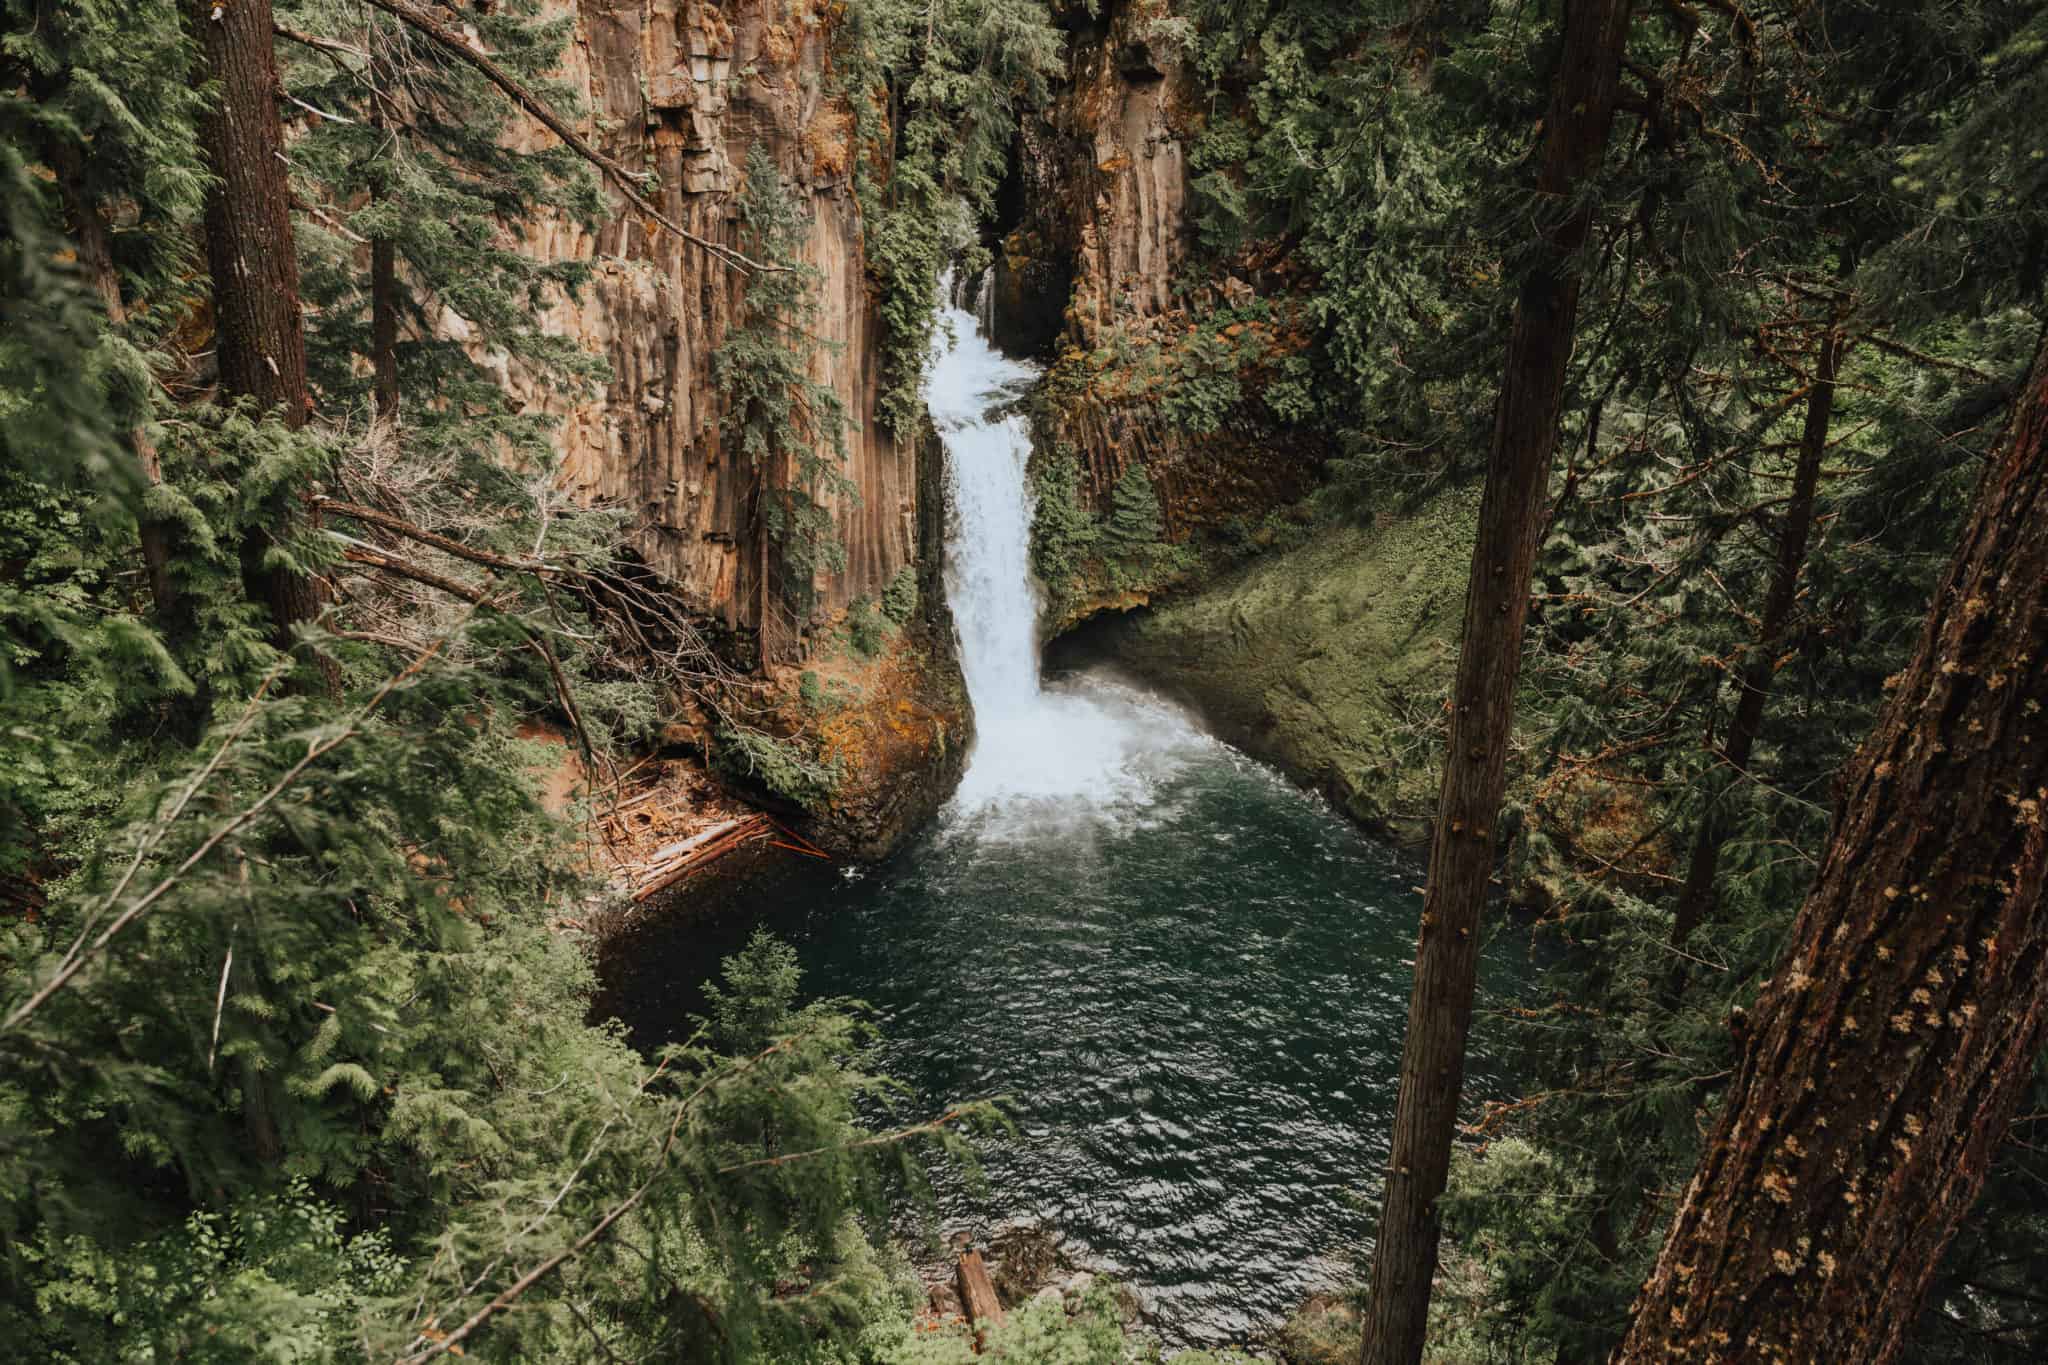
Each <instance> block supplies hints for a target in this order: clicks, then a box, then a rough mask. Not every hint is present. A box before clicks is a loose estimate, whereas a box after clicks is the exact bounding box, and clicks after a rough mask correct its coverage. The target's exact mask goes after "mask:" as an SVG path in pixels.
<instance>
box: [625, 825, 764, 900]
mask: <svg viewBox="0 0 2048 1365" xmlns="http://www.w3.org/2000/svg"><path fill="white" fill-rule="evenodd" d="M774 831H775V822H774V821H773V820H771V819H769V818H768V817H767V816H766V815H763V814H761V813H760V812H759V811H756V812H755V813H754V814H752V815H746V816H741V817H740V818H738V819H735V820H726V821H722V822H721V823H719V824H716V825H713V826H711V827H710V828H709V829H706V830H700V831H699V832H697V833H695V834H692V835H691V836H690V837H689V838H687V839H678V840H677V841H676V842H675V843H672V844H666V845H664V846H662V847H661V848H658V849H656V850H655V851H654V852H653V853H652V854H651V855H650V856H649V857H648V859H647V861H645V862H644V863H642V864H640V866H639V867H638V868H636V869H633V872H632V877H633V899H634V900H635V901H636V902H637V901H644V900H646V899H647V898H648V897H649V896H652V895H654V894H655V893H656V892H659V891H665V890H667V889H668V888H669V887H671V886H674V885H675V884H676V883H677V882H679V881H681V880H682V879H683V878H685V877H687V876H689V875H690V874H691V873H692V872H695V871H696V870H697V869H698V868H700V867H702V866H704V864H706V863H708V862H710V861H712V860H713V859H714V858H720V857H723V856H724V855H725V854H727V853H730V852H732V851H733V850H734V849H736V848H738V847H739V846H740V845H741V844H744V843H747V842H748V841H750V840H753V839H765V838H767V837H768V836H769V835H770V834H772V833H774Z"/></svg>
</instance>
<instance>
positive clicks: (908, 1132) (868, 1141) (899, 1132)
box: [718, 1104, 981, 1175]
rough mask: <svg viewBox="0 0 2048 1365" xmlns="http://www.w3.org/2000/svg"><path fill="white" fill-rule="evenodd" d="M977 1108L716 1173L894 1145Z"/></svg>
mask: <svg viewBox="0 0 2048 1365" xmlns="http://www.w3.org/2000/svg"><path fill="white" fill-rule="evenodd" d="M980 1109H981V1107H980V1106H978V1105H972V1104H963V1105H956V1106H954V1107H953V1108H951V1109H948V1110H947V1111H946V1112H945V1113H943V1114H941V1115H939V1116H938V1117H937V1118H935V1119H926V1120H925V1121H924V1122H923V1123H913V1124H911V1125H910V1126H909V1127H907V1128H898V1129H896V1130H895V1131H894V1132H889V1133H877V1134H875V1135H874V1136H873V1137H868V1138H862V1139H861V1140H860V1141H858V1142H844V1143H840V1144H839V1145H838V1146H835V1147H813V1148H811V1149H810V1150H809V1151H805V1152H790V1153H787V1154H785V1155H783V1156H764V1157H757V1158H755V1159H754V1160H752V1161H742V1162H739V1163H737V1164H735V1165H732V1166H720V1167H719V1168H718V1174H719V1175H732V1174H734V1173H735V1172H738V1171H748V1170H753V1169H754V1168H756V1167H759V1166H787V1165H789V1164H790V1163H791V1162H795V1161H808V1160H810V1159H811V1158H812V1157H814V1156H830V1155H832V1154H833V1153H835V1152H854V1151H859V1150H860V1149H861V1148H863V1147H889V1146H894V1145H895V1144H897V1143H899V1142H904V1141H907V1140H909V1139H910V1138H914V1137H918V1136H921V1135H923V1134H925V1133H937V1132H941V1131H943V1130H944V1129H945V1128H946V1126H947V1125H948V1124H951V1123H957V1122H958V1121H960V1120H961V1119H963V1118H966V1117H968V1116H969V1115H971V1114H974V1113H977V1112H980Z"/></svg>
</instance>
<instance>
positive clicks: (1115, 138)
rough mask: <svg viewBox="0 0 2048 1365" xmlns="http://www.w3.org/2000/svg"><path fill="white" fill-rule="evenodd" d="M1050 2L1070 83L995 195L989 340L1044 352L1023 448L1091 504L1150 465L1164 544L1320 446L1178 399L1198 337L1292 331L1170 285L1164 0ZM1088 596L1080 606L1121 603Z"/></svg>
mask: <svg viewBox="0 0 2048 1365" xmlns="http://www.w3.org/2000/svg"><path fill="white" fill-rule="evenodd" d="M1061 13H1062V15H1063V19H1064V22H1065V24H1066V27H1067V28H1068V31H1069V34H1070V37H1069V40H1068V78H1067V81H1066V83H1065V85H1064V86H1063V87H1062V90H1061V92H1060V94H1059V96H1058V98H1057V99H1055V100H1054V102H1053V103H1052V105H1051V107H1050V108H1048V109H1046V110H1044V111H1043V112H1042V113H1041V114H1039V115H1037V116H1035V117H1032V118H1029V119H1027V120H1026V121H1025V124H1024V126H1023V127H1022V129H1021V130H1020V132H1019V137H1018V151H1017V160H1016V165H1015V167H1014V168H1013V170H1012V172H1011V176H1010V181H1009V183H1008V184H1007V185H1006V187H1005V193H1004V195H1003V197H1002V204H1001V206H1000V208H1001V211H1002V213H1003V217H1004V221H1003V230H1002V232H1001V235H1000V238H999V241H998V242H997V244H996V245H997V250H996V253H995V266H994V270H993V278H992V280H991V284H990V287H991V289H992V290H993V292H994V299H993V309H992V312H993V317H994V324H995V326H994V331H995V336H996V340H997V342H998V343H999V344H1001V345H1003V346H1004V347H1005V348H1006V349H1008V350H1011V351H1012V352H1015V353H1019V354H1027V355H1033V356H1036V357H1038V358H1041V359H1044V360H1048V361H1051V362H1052V365H1053V368H1052V371H1051V374H1050V376H1049V379H1048V384H1047V391H1048V401H1047V402H1046V403H1045V405H1044V408H1043V414H1042V417H1041V419H1040V420H1039V421H1038V422H1037V423H1035V428H1034V440H1035V445H1036V453H1035V456H1034V458H1035V459H1037V460H1041V461H1042V460H1049V459H1060V460H1068V461H1072V462H1074V463H1075V464H1076V465H1077V466H1078V469H1079V479H1078V481H1077V485H1078V492H1079V494H1080V496H1081V499H1082V501H1083V502H1084V503H1085V504H1086V505H1087V506H1088V507H1089V508H1091V509H1093V510H1095V511H1097V512H1101V511H1103V510H1104V509H1105V508H1106V506H1107V504H1108V501H1109V498H1110V494H1111V491H1112V490H1113V489H1114V488H1115V487H1116V486H1117V484H1118V482H1119V481H1120V480H1121V479H1123V478H1124V476H1125V475H1126V473H1127V472H1128V471H1129V470H1131V469H1132V468H1134V467H1135V468H1138V469H1141V470H1143V472H1144V474H1145V477H1146V478H1147V480H1148V481H1149V482H1150V483H1151V485H1152V490H1153V493H1154V494H1155V495H1156V497H1157V498H1158V501H1159V507H1160V513H1161V517H1162V519H1163V521H1164V523H1165V530H1166V536H1167V539H1168V540H1169V541H1172V542H1173V543H1176V544H1182V543H1185V542H1187V541H1188V540H1189V539H1191V538H1196V537H1201V536H1204V535H1207V534H1210V533H1213V532H1215V531H1217V530H1218V529H1219V528H1221V527H1223V526H1224V525H1225V524H1226V523H1228V522H1230V521H1232V520H1233V519H1244V518H1247V517H1250V518H1256V517H1257V516H1260V515H1263V514H1264V513H1265V512H1266V511H1267V510H1269V509H1271V508H1274V507H1277V506H1281V505H1284V504H1286V503H1288V502H1291V501H1293V500H1294V499H1296V498H1298V497H1299V496H1301V494H1302V493H1303V492H1304V491H1305V490H1306V488H1307V486H1308V484H1309V482H1310V481H1311V479H1312V478H1313V477H1314V474H1315V472H1316V470H1317V469H1318V467H1319V465H1320V462H1321V458H1322V454H1323V452H1322V449H1321V444H1322V443H1321V442H1320V441H1319V440H1317V439H1314V438H1304V437H1303V436H1302V435H1301V434H1299V433H1295V434H1292V435H1291V436H1289V437H1288V438H1286V439H1280V438H1279V435H1278V433H1277V432H1276V429H1275V427H1274V425H1273V424H1272V423H1271V422H1269V421H1267V420H1265V419H1264V410H1263V408H1262V407H1261V405H1259V404H1258V403H1256V402H1247V403H1244V404H1242V405H1240V406H1239V409H1238V410H1237V411H1233V412H1232V413H1230V414H1229V415H1228V416H1227V417H1226V418H1224V419H1223V420H1221V421H1217V422H1213V423H1209V424H1206V425H1201V424H1191V423H1190V421H1189V420H1188V418H1187V416H1186V415H1185V413H1184V412H1183V413H1178V414H1177V413H1176V412H1175V411H1174V410H1173V405H1172V400H1173V399H1174V398H1175V397H1177V396H1179V395H1178V394H1177V392H1176V391H1177V390H1181V389H1184V388H1185V386H1186V383H1187V380H1188V376H1189V374H1191V373H1193V372H1194V370H1196V369H1200V368H1201V367H1202V366H1203V365H1207V364H1209V363H1211V360H1212V359H1213V354H1216V353H1212V355H1211V356H1210V357H1205V358H1204V359H1202V360H1201V361H1200V362H1197V361H1195V360H1193V359H1191V358H1190V357H1191V353H1192V344H1193V343H1197V342H1199V343H1200V344H1201V345H1202V346H1206V347H1212V348H1214V347H1221V348H1222V351H1221V352H1220V354H1227V355H1230V356H1232V357H1233V358H1234V357H1235V356H1236V355H1237V354H1238V347H1239V346H1240V345H1241V344H1243V345H1248V346H1257V347H1259V348H1260V349H1261V351H1262V353H1263V354H1267V355H1274V354H1278V353H1280V351H1281V350H1283V349H1284V347H1285V346H1286V345H1287V344H1288V343H1287V342H1286V341H1285V339H1284V338H1283V337H1282V336H1281V335H1280V332H1279V329H1278V328H1275V327H1271V326H1269V325H1268V324H1266V323H1263V322H1261V323H1256V324H1252V332H1253V334H1252V335H1249V336H1248V335H1246V332H1247V327H1246V326H1243V325H1233V324H1225V326H1224V327H1223V328H1221V329H1213V330H1212V329H1211V328H1210V327H1208V326H1206V325H1203V324H1205V323H1206V322H1207V321H1208V319H1209V318H1210V317H1211V316H1212V315H1214V314H1215V312H1216V310H1217V309H1218V308H1228V307H1232V306H1236V305H1238V304H1242V303H1246V302H1249V301H1250V299H1251V297H1252V294H1253V290H1252V287H1251V286H1250V285H1248V284H1246V283H1244V282H1243V281H1240V280H1237V279H1234V278H1233V279H1229V280H1227V281H1225V282H1224V284H1223V286H1222V287H1220V288H1217V287H1208V288H1204V289H1202V290H1200V291H1197V297H1193V298H1183V297H1181V296H1180V295H1179V294H1177V293H1176V288H1177V287H1179V286H1183V285H1185V283H1186V280H1185V275H1186V271H1185V266H1186V263H1187V261H1188V258H1189V252H1190V249H1191V246H1192V239H1191V236H1190V231H1191V230H1190V225H1189V223H1188V217H1187V214H1188V183H1189V176H1188V163H1187V146H1188V140H1189V138H1190V137H1191V136H1192V134H1193V132H1194V131H1195V129H1196V128H1197V127H1198V125H1199V110H1200V107H1201V102H1200V96H1199V91H1200V84H1199V81H1198V80H1197V78H1196V76H1195V74H1194V73H1193V72H1192V71H1190V70H1189V69H1188V67H1187V66H1186V64H1185V63H1184V62H1183V61H1182V60H1181V57H1180V55H1179V51H1178V49H1177V48H1175V47H1174V46H1172V45H1171V44H1170V43H1166V42H1163V41H1161V40H1160V39H1158V38H1157V37H1156V36H1155V34H1154V24H1155V21H1156V20H1158V19H1160V18H1162V17H1164V16H1165V15H1166V14H1167V6H1166V5H1165V4H1164V3H1162V0H1103V3H1102V4H1101V6H1100V9H1099V13H1098V15H1096V16H1092V17H1091V16H1090V15H1089V14H1088V13H1087V12H1086V11H1085V10H1084V9H1083V8H1082V7H1081V6H1080V5H1079V4H1073V5H1071V6H1070V7H1068V8H1066V9H1064V10H1062V11H1061ZM1226 330H1227V331H1228V333H1229V335H1228V336H1227V337H1226V336H1224V335H1223V334H1222V333H1223V331H1226ZM1190 367H1193V368H1192V369H1191V368H1190ZM1255 373H1256V368H1255V367H1254V368H1252V369H1249V370H1247V371H1246V376H1247V378H1252V377H1253V376H1254V375H1255ZM1198 425H1201V429H1199V430H1198V429H1197V426H1198ZM1091 596H1093V597H1095V598H1096V599H1098V600H1095V601H1093V603H1092V606H1090V605H1089V604H1086V603H1084V604H1083V608H1084V613H1085V610H1089V609H1092V610H1118V609H1121V608H1123V607H1125V606H1127V605H1128V604H1129V602H1130V601H1131V600H1132V597H1131V595H1130V594H1128V593H1123V594H1118V593H1104V594H1093V595H1091ZM1139 596H1140V597H1142V594H1140V595H1139Z"/></svg>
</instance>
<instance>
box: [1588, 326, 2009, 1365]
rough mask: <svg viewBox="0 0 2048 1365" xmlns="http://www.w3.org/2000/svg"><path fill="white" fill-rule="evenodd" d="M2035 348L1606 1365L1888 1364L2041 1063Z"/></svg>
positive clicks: (1847, 778)
mask: <svg viewBox="0 0 2048 1365" xmlns="http://www.w3.org/2000/svg"><path fill="white" fill-rule="evenodd" d="M2044 707H2048V346H2044V348H2043V350H2042V351H2041V352H2040V354H2039V355H2037V357H2036V359H2035V361H2034V368H2033V372H2032V374H2031V376H2030V377H2029V379H2028V381H2027V384H2026V386H2025V389H2024V390H2023V392H2022V394H2021V397H2020V400H2019V405H2018V407H2017V409H2016V411H2015V413H2014V416H2013V419H2012V423H2011V425H2010V426H2009V427H2008V429H2007V431H2006V433H2005V437H2004V442H2003V446H2002V448H2001V449H2000V450H1999V451H1998V453H1997V455H1996V456H1995V457H1994V458H1993V459H1992V460H1991V461H1990V463H1989V465H1988V467H1987V468H1986V470H1985V476H1984V480H1983V483H1982V485H1981V486H1980V488H1979V492H1978V501H1977V507H1976V510H1975V511H1974V513H1973V514H1972V516H1971V519H1970V523H1969V525H1968V527H1967V528H1966V529H1965V531H1964V532H1963V537H1962V543H1961V545H1960V547H1959V548H1958V549H1957V551H1956V557H1955V560H1954V562H1953V563H1952V564H1951V565H1950V568H1949V571H1948V575H1947V577H1946V579H1945V580H1944V581H1943V583H1942V586H1941V589H1940V591H1939V592H1938V593H1937V594H1936V595H1935V599H1934V602H1933V605H1932V606H1931V608H1930V609H1929V611H1928V616H1927V623H1926V626H1925V628H1924V629H1923V631H1922V634H1921V638H1920V649H1919V652H1918V654H1917V656H1916V657H1915V658H1914V660H1913V662H1912V663H1911V664H1910V665H1908V667H1907V668H1906V670H1905V671H1904V672H1903V673H1901V674H1899V675H1898V678H1897V680H1896V683H1895V685H1894V686H1893V688H1892V693H1891V700H1890V702H1889V703H1888V704H1887V705H1886V707H1885V709H1884V712H1883V714H1882V715H1881V716H1880V717H1879V719H1878V722H1877V726H1876V728H1875V729H1874V730H1873V731H1872V733H1871V736H1870V738H1869V739H1868V740H1866V741H1865V742H1864V745H1863V747H1862V749H1861V750H1860V751H1859V752H1858V753H1857V755H1856V757H1855V758H1854V759H1853V760H1852V761H1851V762H1850V764H1849V765H1848V766H1847V768H1846V769H1845V770H1844V772H1843V777H1842V782H1841V785H1840V788H1839V791H1840V797H1839V804H1838V806H1837V809H1836V813H1835V820H1834V829H1833V832H1832V834H1831V835H1830V838H1829V841H1828V850H1827V853H1826V855H1825V857H1824V858H1823V860H1822V863H1821V869H1820V874H1819V877H1818V879H1817V880H1816V881H1815V883H1814V887H1813V891H1812V893H1811V894H1810V895H1809V896H1808V897H1807V900H1806V904H1805V906H1804V907H1803V908H1802V909H1801V910H1800V912H1799V918H1798V920H1797V921H1796V922H1795V923H1794V924H1793V926H1792V933H1791V938H1790V941H1789V943H1788V945H1787V948H1786V951H1785V956H1784V958H1783V960H1782V961H1781V963H1780V965H1779V968H1778V971H1777V974H1776V975H1775V976H1774V977H1773V978H1772V979H1771V981H1770V982H1769V983H1767V985H1766V987H1765V989H1764V992H1763V994H1762V996H1761V998H1760V999H1759V1001H1758V1003H1757V1007H1756V1010H1755V1011H1754V1019H1755V1024H1754V1032H1753V1034H1752V1038H1751V1042H1750V1044H1749V1046H1748V1048H1747V1049H1746V1050H1745V1052H1744V1054H1743V1059H1742V1062H1741V1065H1740V1066H1739V1067H1738V1068H1737V1071H1736V1076H1735V1080H1734V1084H1733V1085H1732V1086H1731V1087H1730V1089H1729V1092H1728V1098H1727V1102H1726V1104H1725V1105H1724V1106H1723V1108H1722V1110H1721V1114H1720V1118H1719V1119H1718V1120H1717V1122H1716V1124H1715V1128H1714V1133H1713V1136H1712V1138H1711V1140H1710V1141H1709V1142H1708V1144H1707V1147H1706V1150H1705V1152H1704V1154H1703V1155H1702V1157H1701V1159H1700V1165H1699V1169H1698V1170H1697V1171H1696V1172H1695V1173H1694V1175H1693V1178H1692V1183H1691V1184H1690V1185H1688V1186H1687V1188H1686V1192H1685V1196H1684V1199H1683V1200H1682V1201H1681V1202H1680V1204H1679V1207H1678V1212H1677V1215H1676V1216H1675V1218H1674V1220H1673V1222H1672V1226H1671V1232H1670V1234H1669V1236H1668V1237H1667V1238H1666V1240H1665V1243H1664V1248H1663V1251H1662V1252H1661V1253H1660V1254H1659V1256H1658V1258H1657V1264H1656V1267H1655V1269H1654V1270H1653V1271H1652V1272H1651V1274H1650V1278H1649V1281H1648V1283H1647V1284H1645V1285H1644V1287H1643V1292H1642V1294H1641V1295H1640V1296H1639V1297H1638V1298H1637V1300H1636V1312H1635V1320H1634V1323H1633V1325H1632V1327H1631V1329H1630V1331H1629V1334H1628V1336H1627V1338H1626V1339H1625V1340H1624V1341H1623V1343H1622V1345H1621V1346H1620V1348H1619V1349H1617V1351H1616V1352H1615V1355H1614V1360H1615V1361H1617V1362H1638V1361H1640V1362H1648V1361H1657V1362H1665V1361H1706V1360H1728V1361H1734V1360H1756V1361H1779V1360H1784V1361H1809V1360H1827V1361H1858V1362H1863V1361H1877V1362H1885V1361H1891V1360H1894V1359H1896V1358H1897V1357H1898V1355H1899V1352H1900V1350H1901V1348H1902V1345H1903V1334H1904V1332H1905V1331H1906V1329H1907V1328H1908V1327H1909V1326H1910V1325H1911V1324H1912V1322H1913V1321H1914V1318H1915V1317H1916V1315H1917V1313H1918V1310H1919V1307H1920V1302H1921V1299H1922V1298H1923V1297H1924V1295H1925V1293H1926V1290H1927V1286H1928V1284H1929V1282H1930V1281H1931V1279H1932V1277H1933V1275H1934V1271H1935V1268H1936V1265H1937V1263H1938V1262H1939V1260H1940V1258H1941V1253H1942V1249H1943V1248H1944V1247H1946V1246H1947V1245H1948V1241H1949V1238H1950V1237H1951V1236H1952V1235H1953V1234H1954V1232H1955V1229H1956V1225H1957V1223H1958V1222H1959V1221H1960V1220H1961V1218H1962V1217H1963V1215H1964V1213H1965V1212H1966V1211H1967V1210H1968V1209H1969V1207H1970V1204H1971V1202H1972V1201H1973V1200H1974V1199H1975V1198H1976V1196H1977V1192H1978V1190H1979V1188H1980V1187H1981V1186H1982V1184H1983V1181H1984V1175H1985V1171H1986V1168H1987V1166H1988V1165H1989V1162H1990V1159H1991V1154H1992V1151H1993V1149H1994V1148H1995V1147H1996V1145H1997V1144H1998V1142H1999V1141H2000V1139H2001V1138H2002V1137H2003V1136H2004V1134H2005V1131H2006V1128H2007V1126H2008V1124H2009V1123H2010V1122H2011V1119H2012V1117H2013V1112H2014V1109H2015V1107H2016V1106H2017V1105H2018V1103H2019V1101H2020V1099H2021V1098H2022V1096H2023V1095H2024V1093H2025V1092H2026V1089H2027V1085H2028V1082H2029V1078H2030V1076H2031V1075H2032V1071H2033V1065H2034V1059H2035V1058H2036V1057H2037V1056H2039V1055H2040V1052H2041V1049H2042V1045H2043V1044H2044V1043H2048V715H2044V713H2043V708H2044Z"/></svg>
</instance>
